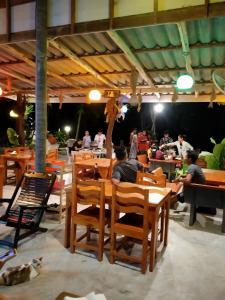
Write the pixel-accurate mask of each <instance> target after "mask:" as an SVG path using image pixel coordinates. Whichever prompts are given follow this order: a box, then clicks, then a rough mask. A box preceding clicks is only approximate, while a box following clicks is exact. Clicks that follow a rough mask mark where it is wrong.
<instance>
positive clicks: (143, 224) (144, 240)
mask: <svg viewBox="0 0 225 300" xmlns="http://www.w3.org/2000/svg"><path fill="white" fill-rule="evenodd" d="M120 213H125V215H124V216H123V217H122V218H119V215H120ZM150 229H151V224H150V222H149V208H148V191H147V190H144V189H141V188H138V187H136V186H133V187H132V186H130V187H122V186H120V185H119V184H118V185H114V186H113V193H112V216H111V239H110V263H114V261H115V259H116V258H117V257H119V258H121V259H124V260H128V261H130V262H136V263H140V264H141V272H142V273H145V272H146V269H147V257H148V251H149V241H148V235H149V232H150ZM117 234H119V235H124V236H125V237H128V238H131V239H134V240H135V241H139V242H141V244H142V254H141V257H136V256H132V255H126V254H124V253H121V251H119V249H117V246H116V236H117Z"/></svg>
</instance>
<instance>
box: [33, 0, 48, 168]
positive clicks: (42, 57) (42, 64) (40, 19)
mask: <svg viewBox="0 0 225 300" xmlns="http://www.w3.org/2000/svg"><path fill="white" fill-rule="evenodd" d="M46 58H47V1H46V0H36V108H35V131H36V156H35V157H36V158H35V169H36V172H38V173H44V172H45V155H46V132H47V84H46V82H47V60H46Z"/></svg>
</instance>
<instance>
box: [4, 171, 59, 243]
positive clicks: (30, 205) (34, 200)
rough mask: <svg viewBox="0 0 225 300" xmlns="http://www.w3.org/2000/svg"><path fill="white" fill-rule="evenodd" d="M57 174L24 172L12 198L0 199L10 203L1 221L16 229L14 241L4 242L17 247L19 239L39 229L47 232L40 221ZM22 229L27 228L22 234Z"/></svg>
mask: <svg viewBox="0 0 225 300" xmlns="http://www.w3.org/2000/svg"><path fill="white" fill-rule="evenodd" d="M55 178H56V175H55V174H51V175H45V174H24V175H23V177H22V179H21V181H20V182H19V184H18V185H17V187H16V189H15V191H14V193H13V196H12V198H11V199H0V203H4V202H6V203H8V207H7V209H6V212H5V214H4V215H3V216H1V217H0V221H4V222H5V224H6V226H10V227H14V228H15V229H16V232H15V237H14V241H13V243H9V242H5V241H0V243H2V244H6V245H10V246H12V247H13V248H17V245H18V241H19V240H21V239H23V238H25V237H27V236H28V235H30V234H32V233H35V232H37V231H41V232H46V231H47V229H45V228H41V227H40V223H41V220H42V217H43V214H44V211H45V209H46V208H47V202H48V199H49V195H50V193H51V190H52V187H53V184H54V182H55ZM21 229H26V230H25V232H24V233H22V234H20V230H21Z"/></svg>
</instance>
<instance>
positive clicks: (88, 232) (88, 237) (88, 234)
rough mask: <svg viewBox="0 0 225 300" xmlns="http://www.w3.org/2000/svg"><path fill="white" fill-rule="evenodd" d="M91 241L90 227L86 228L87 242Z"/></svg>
mask: <svg viewBox="0 0 225 300" xmlns="http://www.w3.org/2000/svg"><path fill="white" fill-rule="evenodd" d="M90 240H91V227H90V226H87V242H90Z"/></svg>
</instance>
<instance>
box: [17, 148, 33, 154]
mask: <svg viewBox="0 0 225 300" xmlns="http://www.w3.org/2000/svg"><path fill="white" fill-rule="evenodd" d="M15 150H16V152H17V153H18V154H26V153H29V154H30V149H29V147H16V148H15Z"/></svg>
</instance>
